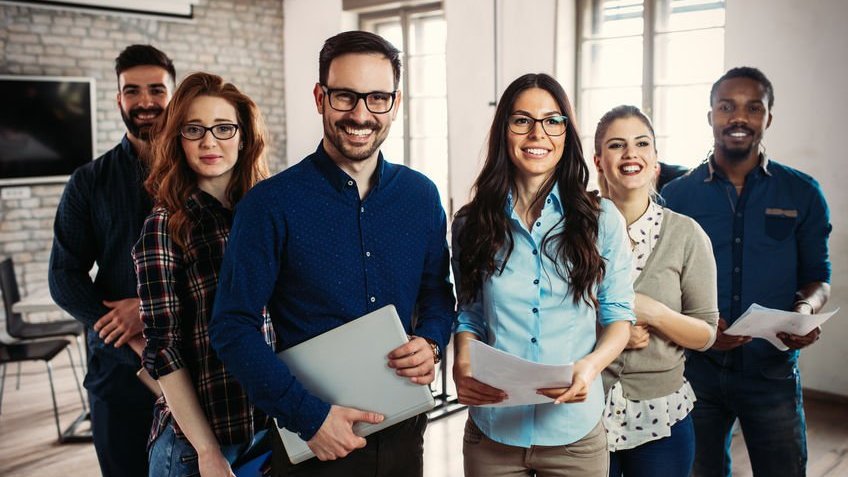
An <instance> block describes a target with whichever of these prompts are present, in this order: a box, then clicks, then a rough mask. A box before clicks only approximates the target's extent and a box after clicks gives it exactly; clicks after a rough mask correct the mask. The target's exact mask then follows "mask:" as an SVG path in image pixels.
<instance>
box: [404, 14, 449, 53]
mask: <svg viewBox="0 0 848 477" xmlns="http://www.w3.org/2000/svg"><path fill="white" fill-rule="evenodd" d="M447 34H448V33H447V23H446V22H445V19H444V17H442V16H424V17H413V18H412V19H411V20H410V22H409V54H410V55H427V54H435V53H441V54H444V53H445V42H446V40H447Z"/></svg>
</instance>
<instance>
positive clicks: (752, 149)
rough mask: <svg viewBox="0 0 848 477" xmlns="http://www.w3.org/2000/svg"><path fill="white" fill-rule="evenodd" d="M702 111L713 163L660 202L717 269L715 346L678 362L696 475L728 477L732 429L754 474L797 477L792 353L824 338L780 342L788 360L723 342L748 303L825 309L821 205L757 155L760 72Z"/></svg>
mask: <svg viewBox="0 0 848 477" xmlns="http://www.w3.org/2000/svg"><path fill="white" fill-rule="evenodd" d="M710 104H711V111H710V113H709V116H708V117H709V121H710V125H711V126H712V129H713V135H714V138H715V146H714V149H713V153H712V154H711V155H710V156H709V157H708V158H707V161H706V162H705V163H704V164H702V165H700V166H699V167H697V168H696V169H693V170H692V171H691V172H690V173H689V174H687V175H685V176H683V177H681V178H679V179H677V180H675V181H673V182H671V183H669V184H668V185H667V186H666V187H665V189H663V191H662V195H663V197H664V198H665V200H666V202H667V204H668V207H670V208H671V209H673V210H675V211H677V212H680V213H683V214H686V215H689V216H691V217H693V218H694V219H695V220H697V221H698V223H699V224H700V225H701V226H702V227H703V228H704V230H705V231H706V232H707V234H708V235H709V236H710V240H711V241H712V245H713V252H714V254H715V259H716V265H717V270H718V303H719V311H720V313H721V320H720V321H719V328H718V335H717V337H716V341H715V344H714V345H713V347H712V349H711V350H709V351H706V352H704V353H696V352H693V353H691V354H690V356H689V357H688V359H687V362H686V377H687V378H688V379H689V381H690V382H691V383H692V387H693V388H694V389H695V394H696V395H697V398H698V401H697V402H696V403H695V409H694V411H693V413H692V416H693V419H694V422H695V437H696V445H695V447H696V456H695V466H694V470H693V475H695V476H729V475H730V469H731V463H730V441H731V439H730V432H731V427H732V425H733V422H734V420H735V419H737V418H738V419H739V422H740V424H741V426H742V431H743V432H744V434H745V444H746V446H747V448H748V454H749V456H750V458H751V467H752V469H753V472H754V475H780V476H801V475H805V469H806V462H807V448H806V426H805V421H804V409H803V405H802V399H801V383H800V379H799V374H798V367H797V360H798V350H799V349H801V348H803V347H805V346H808V345H810V344H812V343H813V342H815V341H816V340H817V339H818V337H819V334H820V332H821V330H819V329H816V330H813V331H812V332H810V334H808V335H806V336H796V335H789V334H783V335H780V336H779V337H780V338H781V340H782V341H783V342H784V344H785V345H786V346H788V347H789V348H790V349H789V350H788V351H780V350H778V349H777V348H775V347H774V346H772V345H771V344H770V343H768V342H767V341H765V340H762V339H757V340H753V341H752V340H751V338H750V337H744V336H743V337H740V336H731V335H726V334H724V333H722V331H723V330H725V329H726V328H727V326H728V325H730V324H732V323H733V322H734V321H735V320H736V319H737V318H739V316H740V315H741V314H742V313H743V312H744V311H745V310H746V309H747V308H748V307H749V306H750V305H751V304H752V303H758V304H760V305H763V306H766V307H769V308H775V309H779V310H789V311H795V312H798V313H805V314H811V313H817V312H818V311H819V310H820V309H821V308H822V307H823V306H824V304H825V302H827V299H828V297H829V295H830V285H829V282H830V273H831V267H830V260H829V257H828V243H827V241H828V236H829V234H830V230H831V225H830V220H829V212H828V207H827V203H826V202H825V199H824V195H823V194H822V191H821V188H820V187H819V185H818V183H817V182H816V181H815V180H814V179H813V178H812V177H810V176H808V175H806V174H804V173H802V172H799V171H797V170H795V169H792V168H790V167H787V166H784V165H782V164H778V163H777V162H775V161H773V160H770V159H769V158H768V157H767V156H766V155H765V153H764V152H761V151H760V142H761V140H762V137H763V134H764V132H765V130H766V129H767V128H768V127H769V125H770V124H771V121H772V112H771V111H772V106H773V104H774V93H773V88H772V85H771V82H770V81H769V80H768V79H767V78H766V77H765V75H764V74H763V73H762V72H761V71H759V70H757V69H756V68H749V67H743V68H734V69H732V70H730V71H728V72H727V73H726V74H725V75H724V76H722V77H721V78H720V79H719V80H718V81H716V83H715V84H714V85H713V88H712V92H711V94H710Z"/></svg>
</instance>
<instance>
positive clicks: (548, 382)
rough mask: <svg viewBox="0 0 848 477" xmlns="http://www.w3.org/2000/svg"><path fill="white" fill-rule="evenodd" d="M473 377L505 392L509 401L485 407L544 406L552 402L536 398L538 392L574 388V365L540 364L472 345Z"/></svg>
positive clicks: (538, 396)
mask: <svg viewBox="0 0 848 477" xmlns="http://www.w3.org/2000/svg"><path fill="white" fill-rule="evenodd" d="M470 351H471V375H472V376H474V379H476V380H477V381H480V382H481V383H485V384H488V385H489V386H492V387H494V388H498V389H501V390H503V391H504V392H505V393H506V395H507V396H509V397H508V398H507V399H505V400H503V401H501V402H499V403H497V404H490V405H488V406H484V407H503V406H519V405H522V404H545V403H550V402H553V399H551V398H549V397H546V396H542V395H541V394H536V390H537V389H544V388H564V387H568V386H571V377H572V374H573V371H574V364H573V363H569V364H560V365H551V364H539V363H534V362H532V361H527V360H526V359H522V358H519V357H518V356H513V355H511V354H509V353H504V352H503V351H500V350H497V349H495V348H492V347H491V346H489V345H487V344H486V343H483V342H482V341H477V340H474V341H471V344H470Z"/></svg>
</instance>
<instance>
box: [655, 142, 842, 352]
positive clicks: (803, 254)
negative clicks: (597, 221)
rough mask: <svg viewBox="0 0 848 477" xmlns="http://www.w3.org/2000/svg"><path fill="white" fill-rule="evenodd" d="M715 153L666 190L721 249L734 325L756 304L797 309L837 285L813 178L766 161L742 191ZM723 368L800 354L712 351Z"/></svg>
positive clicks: (719, 263)
mask: <svg viewBox="0 0 848 477" xmlns="http://www.w3.org/2000/svg"><path fill="white" fill-rule="evenodd" d="M713 161H714V158H713V156H712V155H711V156H710V157H709V159H708V160H707V161H705V162H704V163H703V164H701V165H700V166H698V167H697V168H695V169H693V170H692V171H691V172H689V173H688V174H686V175H684V176H683V177H680V178H679V179H676V180H674V181H672V182H671V183H669V184H668V185H666V186H665V188H664V189H663V190H662V196H663V198H665V200H666V204H667V206H668V207H669V208H670V209H672V210H674V211H675V212H679V213H682V214H685V215H688V216H690V217H692V218H694V219H695V220H696V221H697V222H698V223H699V224H700V225H701V227H703V229H704V230H705V231H706V232H707V234H708V235H709V237H710V240H711V241H712V244H713V253H714V255H715V259H716V267H717V271H718V305H719V311H720V313H721V317H722V318H724V320H725V321H727V323H728V324H731V323H733V322H734V321H736V319H737V318H739V316H740V315H741V314H742V313H744V312H745V310H747V309H748V307H749V306H750V305H751V304H752V303H757V304H760V305H762V306H765V307H769V308H775V309H780V310H791V309H792V306H793V303H794V301H795V292H796V291H797V290H798V289H800V288H801V287H803V286H804V285H806V284H808V283H811V282H828V283H829V282H830V274H831V265H830V259H829V256H828V244H827V241H828V236H829V235H830V231H831V225H830V213H829V211H828V207H827V202H826V201H825V198H824V195H823V194H822V190H821V187H819V184H818V182H816V180H815V179H813V178H812V177H810V176H808V175H806V174H804V173H802V172H800V171H797V170H795V169H793V168H791V167H787V166H784V165H782V164H779V163H777V162H774V161H772V160H769V159H768V158H766V157H762V161H761V164H760V167H756V168H754V169H753V170H752V171H751V172H749V173H748V175H747V177H746V178H745V187H744V188H743V189H742V193H741V194H737V192H736V187H735V186H734V185H733V184H732V183H731V182H730V181H729V180H728V179H727V176H726V175H725V174H724V173H723V172H722V171H721V170H719V169H718V168H717V167H715V165H714V163H713ZM707 355H708V356H709V357H711V358H713V359H714V360H716V361H717V362H718V363H720V364H722V365H723V366H729V367H733V368H736V369H742V368H759V367H762V366H766V365H769V364H775V363H778V362H781V361H783V362H786V361H790V362H795V361H796V360H797V357H798V352H797V351H787V352H783V351H779V350H778V349H777V348H775V347H774V346H772V345H771V344H770V343H768V342H767V341H765V340H761V339H755V340H754V341H752V342H751V343H749V344H747V345H745V346H741V347H739V348H736V349H734V350H732V351H730V352H719V351H715V350H709V351H707Z"/></svg>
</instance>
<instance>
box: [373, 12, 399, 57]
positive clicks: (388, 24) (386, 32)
mask: <svg viewBox="0 0 848 477" xmlns="http://www.w3.org/2000/svg"><path fill="white" fill-rule="evenodd" d="M374 33H376V34H378V35H380V36H382V37H383V38H385V39H386V40H389V43H391V44H392V45H394V46H395V48H397V49H398V50H403V29H402V28H401V25H400V19H399V18H395V19H387V20H385V21H380V23H376V24H375V25H374Z"/></svg>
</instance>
